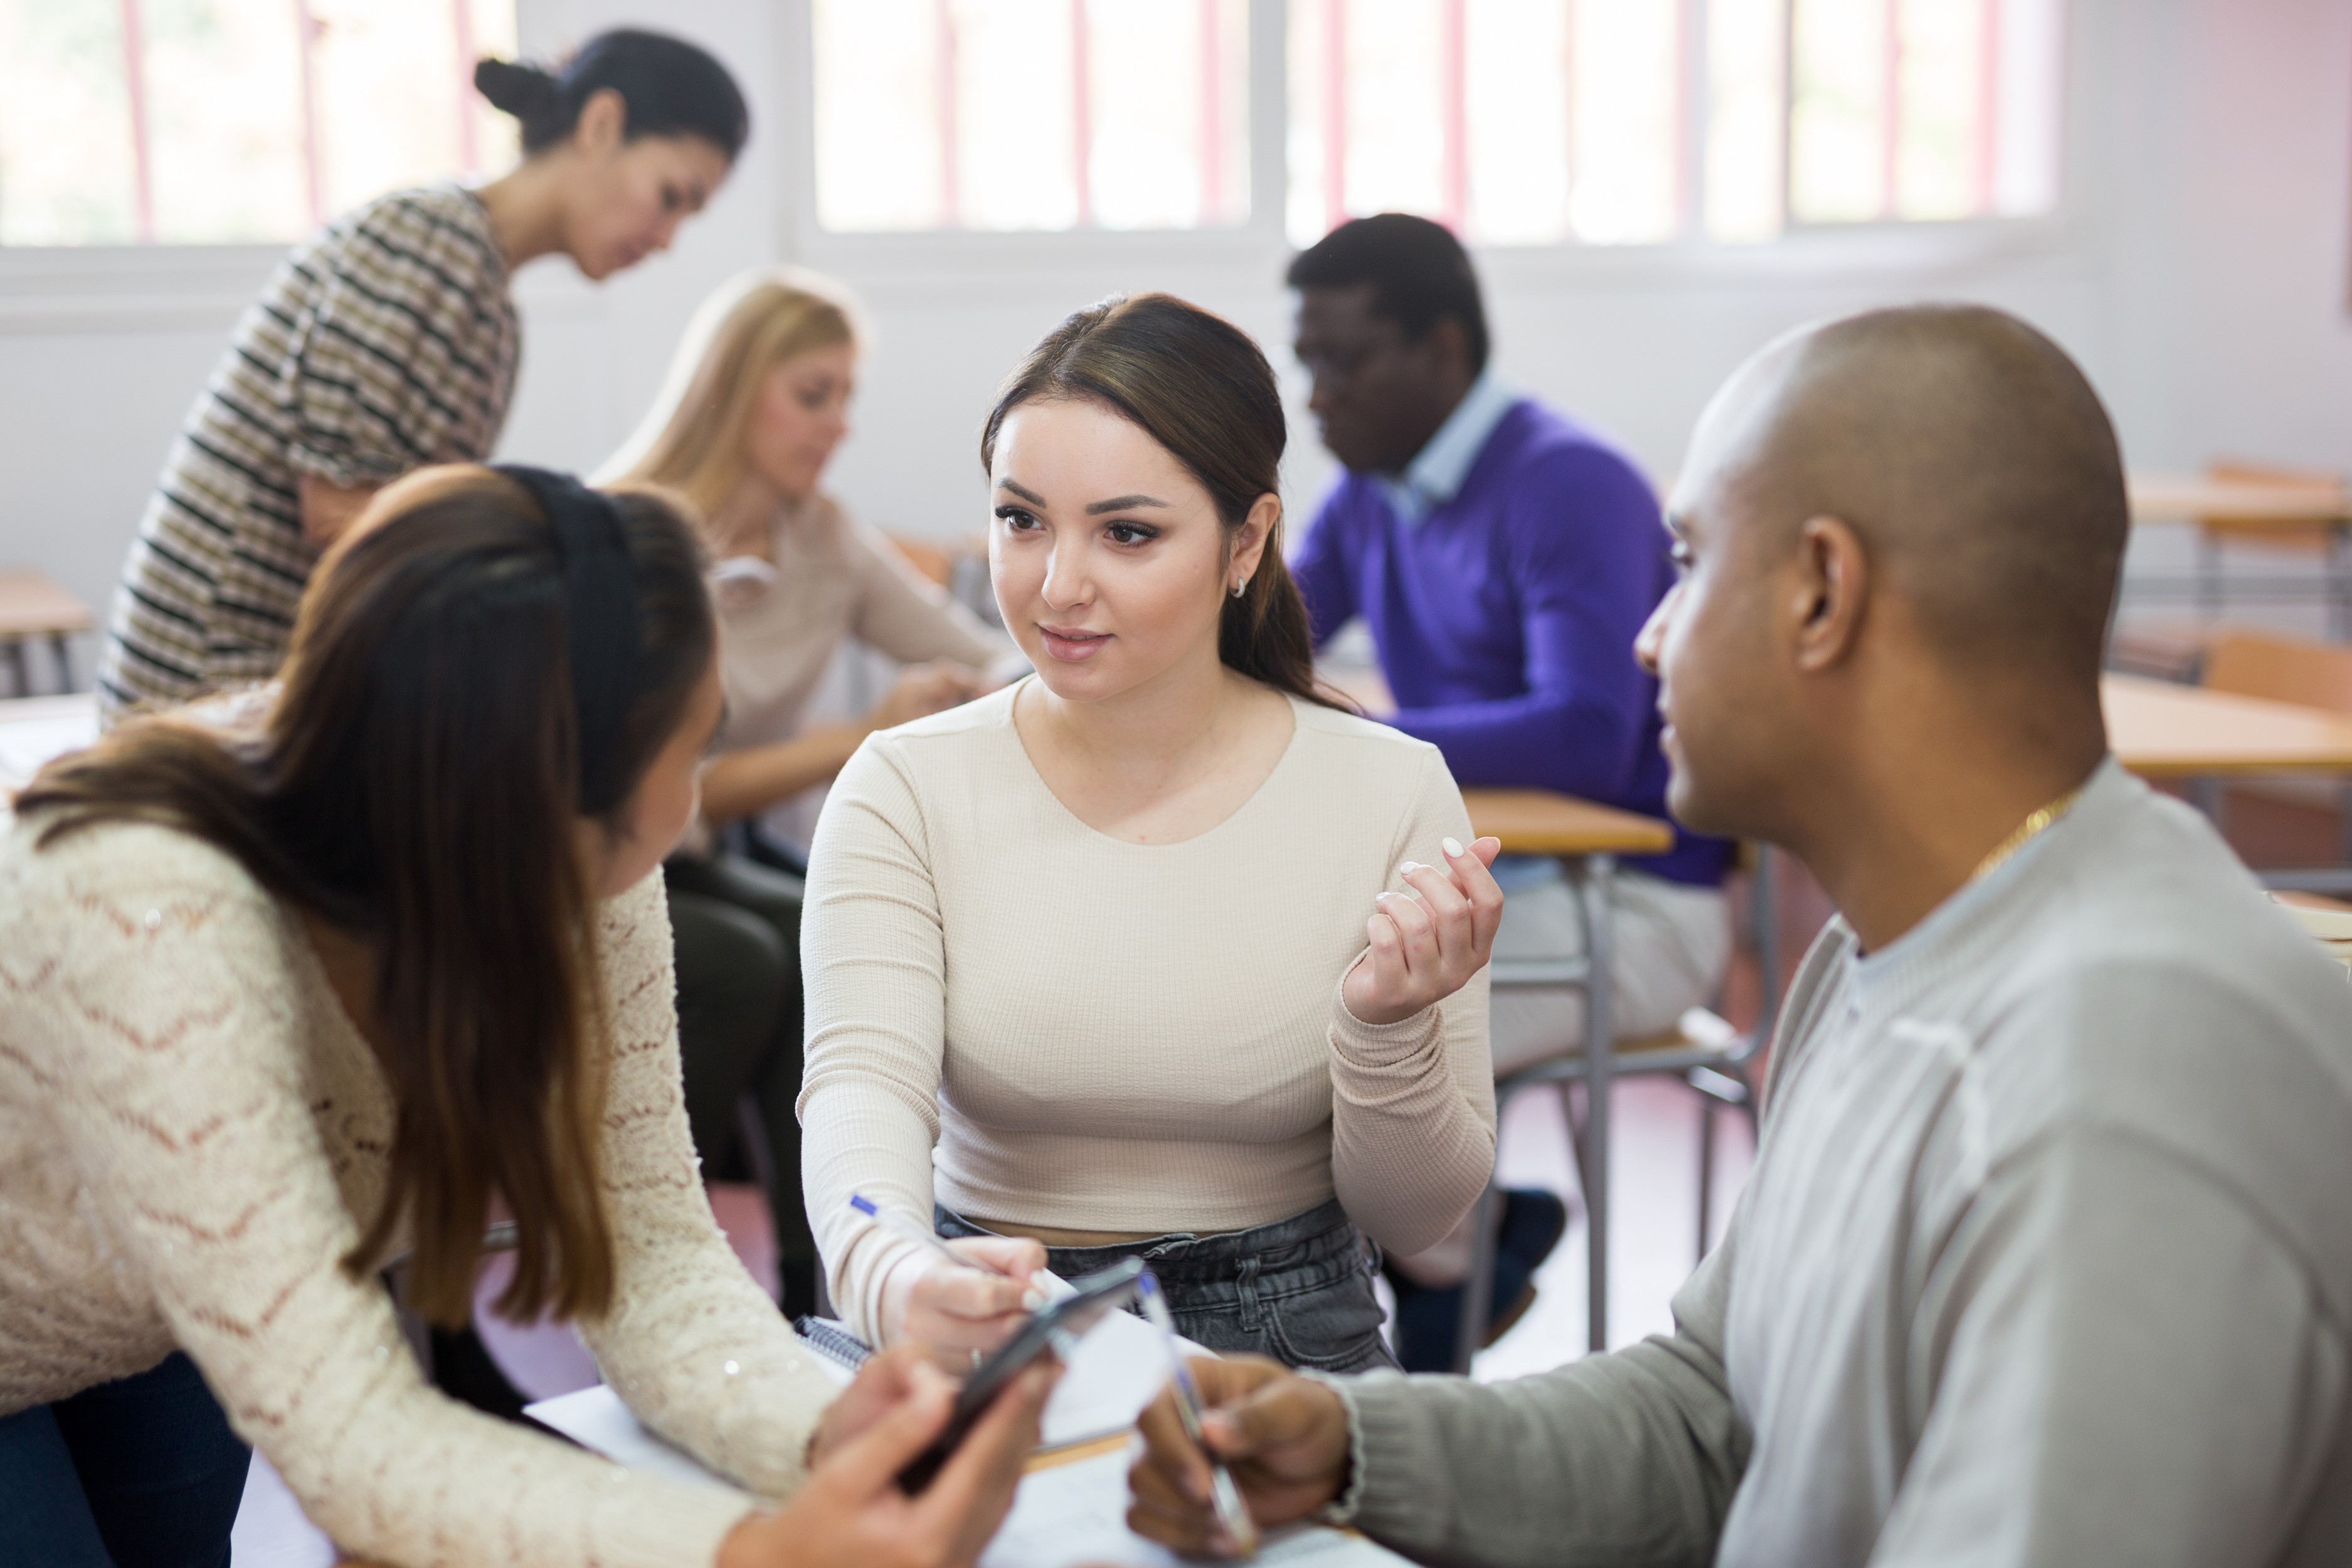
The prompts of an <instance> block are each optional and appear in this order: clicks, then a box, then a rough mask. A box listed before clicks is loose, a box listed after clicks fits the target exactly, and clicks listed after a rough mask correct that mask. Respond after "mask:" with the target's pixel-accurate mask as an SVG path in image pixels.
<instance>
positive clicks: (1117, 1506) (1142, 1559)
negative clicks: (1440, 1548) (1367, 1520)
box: [980, 1453, 1405, 1568]
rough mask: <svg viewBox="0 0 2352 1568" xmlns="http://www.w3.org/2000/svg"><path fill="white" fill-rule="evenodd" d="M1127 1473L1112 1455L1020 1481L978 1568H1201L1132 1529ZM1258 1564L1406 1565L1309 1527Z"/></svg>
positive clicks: (1272, 1546) (1280, 1538)
mask: <svg viewBox="0 0 2352 1568" xmlns="http://www.w3.org/2000/svg"><path fill="white" fill-rule="evenodd" d="M1127 1467H1128V1456H1127V1455H1126V1454H1124V1453H1112V1454H1104V1455H1101V1456H1099V1457H1098V1458H1091V1459H1081V1460H1079V1461H1077V1462H1076V1463H1075V1464H1068V1465H1058V1466H1055V1467H1054V1468H1050V1469H1044V1470H1039V1471H1036V1472H1035V1473H1034V1474H1032V1475H1029V1476H1024V1478H1022V1481H1021V1489H1020V1491H1019V1492H1017V1493H1015V1494H1014V1496H1013V1511H1012V1512H1011V1513H1009V1514H1007V1515H1006V1516H1005V1519H1004V1523H1003V1527H1002V1528H1000V1529H999V1530H998V1531H997V1532H996V1536H995V1538H994V1539H993V1540H992V1541H991V1542H989V1543H988V1550H987V1551H985V1552H982V1553H981V1556H980V1568H1093V1565H1094V1564H1097V1563H1099V1564H1101V1565H1102V1568H1199V1565H1198V1564H1197V1563H1191V1562H1188V1561H1187V1560H1186V1559H1184V1558H1181V1557H1179V1556H1177V1555H1176V1554H1175V1553H1174V1552H1171V1551H1169V1550H1168V1549H1167V1548H1166V1547H1164V1546H1159V1545H1156V1544H1154V1543H1153V1542H1149V1541H1146V1540H1144V1539H1143V1537H1141V1536H1139V1535H1138V1534H1136V1533H1135V1532H1134V1531H1131V1530H1129V1529H1128V1528H1127ZM1257 1561H1258V1562H1260V1563H1266V1564H1269V1565H1270V1568H1310V1565H1311V1568H1382V1565H1391V1564H1401V1563H1403V1562H1404V1561H1405V1560H1404V1559H1403V1558H1402V1557H1399V1556H1398V1555H1397V1554H1396V1553H1395V1552H1391V1551H1389V1550H1388V1549H1387V1548H1386V1547H1383V1546H1377V1545H1374V1544H1373V1543H1372V1542H1370V1541H1367V1540H1366V1539H1364V1538H1363V1537H1362V1536H1360V1535H1349V1534H1345V1533H1343V1532H1341V1531H1336V1530H1325V1529H1321V1528H1319V1527H1310V1528H1307V1529H1300V1530H1292V1531H1284V1532H1283V1533H1281V1534H1280V1535H1277V1536H1273V1537H1269V1538H1268V1540H1267V1541H1266V1543H1265V1547H1264V1548H1263V1549H1262V1550H1261V1551H1260V1552H1258V1555H1257Z"/></svg>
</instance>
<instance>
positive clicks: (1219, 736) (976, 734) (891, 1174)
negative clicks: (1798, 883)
mask: <svg viewBox="0 0 2352 1568" xmlns="http://www.w3.org/2000/svg"><path fill="white" fill-rule="evenodd" d="M1284 440H1285V430H1284V420H1283V413H1282V402H1281V398H1280V395H1279V394H1278V392H1277V390H1276V384H1275V378H1274V373H1273V371H1272V369H1271V368H1270V367H1269V366H1268V365H1267V363H1266V362H1265V356H1264V355H1263V354H1262V353H1259V351H1258V349H1257V346H1256V345H1255V343H1253V342H1251V341H1250V340H1249V339H1248V338H1247V337H1246V336H1245V335H1244V334H1243V333H1242V332H1241V331H1239V330H1237V329H1236V328H1234V327H1233V326H1232V325H1231V324H1229V323H1227V322H1225V321H1222V320H1220V319H1219V318H1217V317H1215V316H1213V315H1211V314H1209V313H1208V312H1206V311H1204V310H1199V309H1197V308H1195V307H1193V306H1192V305H1188V304H1186V303H1184V302H1183V301H1181V300H1175V299H1171V298H1170V297H1168V296H1166V295H1158V294H1148V295H1142V296H1139V297H1136V298H1132V299H1127V300H1112V301H1109V302H1108V303H1105V304H1102V305H1097V306H1095V307H1093V308H1091V309H1089V310H1081V311H1079V312H1078V313H1077V314H1076V315H1074V316H1072V317H1070V318H1069V319H1068V320H1067V321H1064V322H1063V323H1062V324H1061V326H1059V327H1058V328H1056V329H1055V331H1052V332H1050V333H1048V334H1047V335H1046V337H1045V340H1044V342H1040V343H1039V344H1038V345H1037V347H1036V348H1035V350H1034V351H1033V352H1032V353H1031V354H1030V355H1029V357H1028V359H1027V360H1026V361H1024V363H1022V364H1021V366H1020V367H1019V368H1018V369H1016V370H1015V371H1014V372H1013V375H1012V377H1011V378H1010V380H1008V381H1007V383H1006V384H1005V386H1004V389H1003V393H1002V394H1001V395H1000V396H999V398H998V400H997V403H996V405H995V407H994V409H993V410H992V412H991V413H990V415H989V417H988V422H987V425H986V427H985V430H984V433H983V434H982V439H981V458H982V463H983V465H984V466H985V467H986V468H987V470H988V475H989V482H990V485H991V487H992V506H993V510H994V525H993V527H992V531H991V534H990V564H991V566H992V573H993V577H994V581H995V587H996V595H997V603H998V605H999V607H1000V608H1001V609H1002V610H1003V617H1004V624H1005V626H1007V628H1008V629H1010V630H1011V631H1012V633H1013V637H1015V638H1016V639H1017V640H1018V641H1019V643H1020V645H1021V647H1022V651H1023V652H1024V653H1026V654H1027V655H1028V656H1029V658H1031V660H1032V661H1033V662H1034V664H1035V666H1036V671H1037V673H1036V674H1035V675H1034V677H1032V678H1029V679H1024V680H1023V681H1021V682H1019V683H1017V684H1016V685H1014V686H1012V687H1010V688H1007V689H1004V690H1003V691H1000V692H997V693H994V694H992V695H991V696H988V697H985V698H982V699H981V700H978V701H975V702H972V703H970V704H967V705H966V706H964V707H962V708H960V709H956V710H952V711H950V712H947V713H943V714H940V715H937V716H935V717H932V718H929V719H924V720H919V721H916V722H914V723H911V724H907V725H903V726H901V727H899V728H898V729H896V730H891V731H884V732H883V733H880V734H877V735H876V736H874V737H872V738H871V739H869V740H868V741H866V743H865V745H864V746H863V747H862V748H861V749H860V750H859V751H858V752H857V754H856V756H855V757H854V758H853V759H852V760H851V762H850V763H849V765H848V767H847V768H846V769H845V771H844V772H843V773H842V774H841V776H840V778H839V780H838V781H837V782H836V783H835V785H834V789H833V792H832V794H831V795H830V796H829V797H828V798H827V801H826V804H825V807H824V816H823V817H822V818H821V819H820V821H819V823H818V826H817V832H816V840H815V844H814V849H813V852H812V856H811V860H810V873H809V887H808V905H807V909H808V912H807V914H806V916H805V917H804V927H803V931H804V935H803V954H804V960H805V963H806V967H807V995H808V1042H807V1076H806V1080H805V1084H804V1087H803V1089H802V1093H801V1111H802V1121H803V1125H804V1129H805V1131H804V1132H803V1140H804V1156H803V1161H804V1163H803V1169H804V1172H805V1173H806V1180H807V1184H808V1198H809V1213H810V1215H811V1216H812V1217H813V1218H814V1220H815V1221H816V1224H817V1228H818V1237H819V1240H820V1242H821V1244H822V1247H823V1250H824V1259H825V1264H826V1268H827V1271H828V1278H829V1280H830V1283H831V1285H832V1289H833V1299H834V1300H835V1304H836V1306H837V1307H838V1308H839V1309H840V1310H843V1311H844V1312H845V1315H846V1316H848V1318H849V1319H850V1320H851V1321H853V1322H854V1323H856V1325H857V1327H858V1328H859V1329H860V1330H861V1331H863V1332H865V1333H866V1334H867V1335H869V1336H871V1337H873V1338H875V1339H877V1340H878V1341H881V1342H895V1341H898V1340H900V1339H905V1338H914V1339H917V1340H920V1341H924V1342H930V1343H933V1344H938V1345H945V1346H950V1347H961V1348H965V1349H970V1350H977V1349H979V1348H982V1347H984V1346H986V1345H988V1344H991V1343H992V1342H995V1341H997V1340H999V1339H1001V1338H1002V1337H1003V1335H1004V1334H1005V1333H1006V1332H1007V1331H1009V1329H1010V1328H1011V1327H1012V1326H1013V1323H1014V1322H1015V1321H1017V1319H1018V1314H1019V1312H1020V1310H1021V1307H1022V1303H1023V1298H1024V1292H1025V1290H1026V1289H1027V1288H1028V1287H1027V1285H1026V1279H1027V1276H1028V1274H1029V1272H1030V1271H1031V1270H1032V1269H1034V1268H1036V1267H1037V1266H1038V1265H1039V1264H1041V1263H1043V1264H1050V1266H1051V1267H1053V1268H1055V1270H1056V1271H1058V1272H1061V1273H1063V1274H1066V1275H1067V1274H1071V1273H1077V1272H1084V1271H1087V1270H1089V1269H1092V1268H1099V1267H1101V1266H1103V1265H1104V1264H1106V1263H1108V1262H1109V1261H1111V1260H1113V1259H1115V1258H1119V1257H1122V1256H1131V1255H1140V1256H1143V1257H1146V1258H1149V1259H1150V1262H1151V1265H1152V1268H1153V1269H1154V1270H1155V1271H1156V1272H1157V1273H1158V1274H1159V1276H1160V1279H1161V1281H1162V1282H1163V1284H1164V1285H1165V1286H1166V1287H1167V1289H1168V1293H1169V1296H1170V1298H1171V1305H1172V1306H1173V1307H1174V1309H1175V1310H1176V1315H1177V1320H1178V1322H1179V1325H1180V1326H1181V1329H1182V1331H1184V1332H1185V1333H1186V1334H1188V1335H1190V1336H1192V1338H1193V1339H1195V1340H1198V1341H1200V1342H1202V1343H1204V1344H1207V1345H1209V1346H1211V1347H1212V1348H1213V1349H1217V1350H1222V1351H1255V1352H1261V1353H1264V1354H1267V1355H1271V1356H1274V1357H1276V1358H1277V1359H1279V1360H1282V1361H1285V1362H1287V1363H1291V1364H1293V1365H1298V1366H1310V1367H1318V1368H1323V1369H1327V1370H1335V1371H1339V1370H1346V1371H1353V1370H1360V1369H1362V1368H1366V1367H1372V1366H1379V1365H1387V1364H1393V1363H1391V1362H1390V1360H1389V1357H1388V1354H1387V1352H1386V1351H1385V1350H1384V1349H1383V1347H1382V1344H1381V1334H1380V1328H1381V1311H1380V1308H1379V1306H1378V1304H1377V1303H1376V1301H1375V1300H1374V1299H1373V1294H1372V1283H1371V1276H1372V1270H1373V1268H1374V1267H1375V1263H1374V1260H1373V1259H1374V1254H1373V1251H1372V1248H1371V1247H1370V1246H1368V1245H1367V1241H1368V1239H1369V1241H1370V1242H1372V1243H1377V1244H1379V1245H1380V1246H1381V1247H1392V1248H1396V1249H1400V1250H1403V1251H1412V1250H1414V1249H1417V1248H1420V1247H1426V1246H1428V1245H1429V1244H1430V1242H1431V1241H1433V1239H1435V1238H1436V1237H1440V1236H1443V1235H1444V1233H1445V1232H1446V1230H1447V1229H1448V1228H1449V1227H1450V1226H1453V1225H1454V1222H1455V1220H1456V1219H1458V1218H1459V1217H1460V1216H1461V1215H1462V1214H1463V1213H1464V1212H1465V1210H1466V1209H1467V1208H1468V1207H1469V1205H1471V1203H1472V1202H1473V1201H1474V1200H1475V1198H1476V1197H1477V1195H1478V1194H1479V1193H1480V1191H1481V1190H1482V1189H1483V1188H1484V1186H1485V1184H1486V1177H1487V1173H1488V1172H1489V1171H1490V1170H1491V1169H1492V1168H1493V1163H1494V1090H1493V1080H1492V1076H1491V1073H1490V1071H1489V1069H1488V1066H1487V1052H1486V976H1485V973H1484V969H1485V965H1486V954H1487V950H1488V947H1489V945H1490V943H1491V942H1492V940H1493V937H1494V931H1495V926H1496V921H1497V920H1498V919H1499V917H1500V913H1501V910H1502V894H1501V892H1500V891H1499V889H1496V886H1495V882H1494V879H1493V878H1492V877H1491V876H1489V875H1488V873H1487V870H1486V862H1487V861H1488V860H1490V859H1492V858H1493V856H1494V853H1495V849H1496V844H1495V842H1494V841H1493V840H1491V839H1481V840H1478V841H1477V842H1476V843H1475V844H1473V843H1469V842H1468V840H1469V839H1470V826H1469V821H1468V818H1467V816H1465V813H1464V811H1463V807H1462V799H1461V795H1460V793H1459V792H1458V791H1457V790H1456V789H1455V788H1454V781H1453V779H1452V777H1451V776H1450V775H1449V774H1448V773H1447V772H1446V769H1445V764H1444V761H1443V760H1442V759H1441V758H1440V757H1439V755H1438V753H1437V752H1436V750H1435V748H1433V747H1432V746H1429V745H1427V744H1425V743H1424V742H1419V741H1415V740H1413V739H1412V738H1410V737H1408V736H1405V735H1402V734H1401V733H1399V732H1398V731H1394V730H1391V729H1388V728H1386V727H1384V726H1381V725H1378V724H1374V723H1371V722H1370V721H1366V720H1364V719H1361V718H1360V717H1358V716H1356V715H1355V714H1354V713H1352V712H1349V711H1348V710H1345V709H1343V708H1342V707H1340V706H1339V704H1338V703H1337V702H1336V701H1335V700H1333V699H1332V698H1330V697H1329V696H1328V695H1326V694H1325V693H1324V692H1323V691H1322V690H1321V689H1319V688H1318V686H1317V685H1316V683H1315V677H1314V669H1313V663H1312V656H1311V652H1310V649H1309V646H1308V641H1307V615H1306V610H1305V607H1304V605H1302V604H1301V603H1300V601H1299V597H1298V593H1297V588H1296V587H1295V586H1294V585H1293V584H1292V583H1291V581H1290V577H1289V574H1288V572H1287V570H1286V567H1285V566H1284V564H1283V559H1282V552H1281V548H1280V545H1281V541H1280V533H1281V522H1282V501H1281V499H1280V496H1279V493H1278V483H1279V479H1278V471H1279V466H1280V463H1281V458H1282V449H1283V444H1284ZM853 1193H856V1194H864V1195H865V1196H866V1197H868V1198H869V1199H871V1200H873V1201H874V1202H875V1203H877V1204H878V1205H883V1206H886V1207H887V1208H889V1209H891V1210H893V1211H895V1212H896V1213H897V1214H898V1215H900V1216H902V1217H903V1218H905V1219H908V1220H913V1221H917V1222H919V1223H920V1224H922V1225H923V1226H926V1227H934V1228H935V1229H936V1231H937V1233H938V1234H940V1235H941V1236H943V1237H953V1238H956V1239H954V1240H952V1241H951V1242H950V1247H953V1248H955V1249H957V1250H960V1251H961V1252H962V1253H963V1255H964V1258H965V1263H966V1265H968V1266H958V1265H956V1264H951V1263H949V1262H948V1261H946V1260H945V1259H943V1258H940V1257H939V1256H938V1254H937V1253H936V1252H934V1251H930V1250H928V1249H925V1248H922V1247H919V1246H917V1245H915V1244H914V1243H912V1242H910V1241H908V1240H907V1239H905V1238H904V1237H902V1236H900V1235H899V1234H898V1232H896V1231H895V1230H893V1229H891V1228H887V1227H884V1226H876V1225H871V1224H868V1223H866V1222H865V1221H864V1220H863V1218H862V1216H860V1215H857V1214H856V1213H854V1212H852V1211H851V1209H850V1208H849V1205H848V1200H849V1198H850V1195H851V1194H853Z"/></svg>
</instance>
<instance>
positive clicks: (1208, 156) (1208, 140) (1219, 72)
mask: <svg viewBox="0 0 2352 1568" xmlns="http://www.w3.org/2000/svg"><path fill="white" fill-rule="evenodd" d="M1221 4H1222V0H1198V5H1199V7H1200V13H1201V136H1200V157H1201V210H1200V214H1199V216H1197V218H1196V219H1195V220H1194V221H1196V222H1197V223H1199V224H1200V225H1201V226H1202V227H1204V228H1205V227H1207V226H1209V225H1210V224H1213V223H1216V222H1219V221H1221V220H1222V219H1223V217H1224V216H1225V91H1224V89H1225V70H1224V65H1225V50H1224V39H1223V36H1222V35H1221V33H1220V30H1219V28H1218V26H1217V24H1218V21H1219V17H1218V16H1217V11H1218V7H1219V5H1221Z"/></svg>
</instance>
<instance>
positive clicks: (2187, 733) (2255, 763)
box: [2100, 675, 2352, 779]
mask: <svg viewBox="0 0 2352 1568" xmlns="http://www.w3.org/2000/svg"><path fill="white" fill-rule="evenodd" d="M2100 695H2101V699H2102V700H2103V702H2104V704H2105V708H2106V714H2107V744H2108V745H2109V747H2110V748H2111V749H2112V750H2113V751H2114V752H2115V753H2116V759H2117V760H2118V761H2120V762H2121V763H2123V765H2124V766H2126V767H2127V768H2129V769H2130V770H2131V771H2132V772H2134V773H2138V774H2140V775H2141V776H2142V777H2144V778H2153V779H2188V778H2221V777H2243V776H2246V775H2249V774H2256V773H2273V774H2275V773H2301V774H2306V775H2320V776H2326V775H2329V774H2345V775H2352V718H2346V717H2345V716H2344V715H2342V714H2340V713H2331V712H2329V711H2328V710H2326V709H2324V708H2304V707H2300V706H2298V705H2296V704H2294V703H2291V702H2266V701H2263V700H2262V699H2260V698H2255V697H2238V696H2234V695H2232V694H2231V693H2228V692H2223V691H2207V690H2204V689H2201V688H2199V687H2194V686H2175V685H2172V684H2171V683H2169V682H2168V681H2162V680H2147V679H2141V678H2140V677H2138V676H2132V675H2110V676H2107V677H2105V678H2104V679H2102V680H2101V681H2100Z"/></svg>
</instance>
